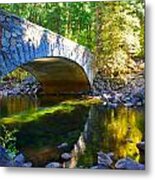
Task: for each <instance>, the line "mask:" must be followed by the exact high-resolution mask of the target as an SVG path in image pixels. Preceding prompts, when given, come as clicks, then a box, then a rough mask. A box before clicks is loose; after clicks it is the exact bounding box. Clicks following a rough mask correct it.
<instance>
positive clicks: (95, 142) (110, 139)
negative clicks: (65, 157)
mask: <svg viewBox="0 0 155 180" xmlns="http://www.w3.org/2000/svg"><path fill="white" fill-rule="evenodd" d="M66 99H67V100H69V101H67V104H65V105H67V110H65V111H63V110H62V109H59V108H57V109H56V110H55V111H53V110H52V111H46V112H45V113H41V115H40V109H41V111H42V109H44V108H45V109H46V108H47V107H49V106H50V107H55V106H56V107H60V106H62V104H61V103H62V102H64V100H66ZM10 101H11V102H13V104H14V105H10ZM81 102H82V103H81ZM84 103H87V101H82V99H81V100H79V97H78V101H77V97H76V99H75V97H74V98H73V97H66V96H65V97H49V96H44V97H40V98H36V99H35V98H34V99H32V98H28V97H27V98H23V97H21V98H20V97H15V98H14V99H11V98H10V97H8V98H7V100H6V99H5V100H2V101H1V115H0V117H1V119H0V121H1V122H3V118H2V117H4V116H9V117H11V114H12V116H14V114H16V113H17V112H19V114H20V112H22V111H23V110H27V111H26V112H27V114H25V115H24V116H19V115H18V116H19V117H20V118H21V117H22V118H23V119H21V122H20V121H15V120H12V122H11V121H8V122H9V123H7V124H6V125H7V127H8V128H9V129H10V130H11V129H13V128H16V129H18V133H17V134H16V138H17V142H16V145H17V149H19V151H21V152H22V153H23V154H24V155H25V156H26V158H27V160H29V161H32V163H33V166H36V167H37V166H40V167H42V166H45V165H46V164H47V163H49V162H53V161H59V162H61V161H62V159H61V154H62V153H64V152H69V153H71V154H72V158H71V160H70V162H69V163H67V164H64V167H70V168H74V167H90V166H92V165H94V164H96V163H97V152H99V151H103V152H106V153H109V152H113V153H114V160H115V161H116V160H117V159H119V158H123V157H126V156H129V157H131V158H133V159H135V160H136V161H139V162H143V163H144V155H141V154H140V152H139V150H138V149H137V147H136V143H138V142H140V141H142V140H144V109H134V108H130V109H127V108H125V107H119V108H117V109H109V108H106V107H103V106H102V105H97V104H92V103H91V104H89V105H87V106H86V105H84ZM65 107H66V106H65ZM68 107H69V108H70V107H74V108H72V109H71V110H69V109H68ZM38 108H39V116H38V114H37V116H35V118H36V117H37V118H38V119H37V121H36V120H35V121H25V122H24V118H25V119H26V118H27V117H28V116H30V115H31V114H32V113H36V111H37V109H38ZM30 117H32V116H30ZM20 118H18V119H20ZM4 122H5V121H4ZM23 122H24V123H23ZM64 142H65V143H67V144H68V146H67V147H66V148H65V149H58V148H57V146H58V145H60V144H61V143H64Z"/></svg>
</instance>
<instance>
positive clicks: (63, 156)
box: [61, 153, 72, 161]
mask: <svg viewBox="0 0 155 180" xmlns="http://www.w3.org/2000/svg"><path fill="white" fill-rule="evenodd" d="M61 158H62V159H63V160H65V161H69V160H70V159H71V158H72V155H71V154H69V153H63V154H62V155H61Z"/></svg>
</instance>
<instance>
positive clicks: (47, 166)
mask: <svg viewBox="0 0 155 180" xmlns="http://www.w3.org/2000/svg"><path fill="white" fill-rule="evenodd" d="M45 168H61V164H60V163H59V162H51V163H49V164H47V165H46V166H45Z"/></svg>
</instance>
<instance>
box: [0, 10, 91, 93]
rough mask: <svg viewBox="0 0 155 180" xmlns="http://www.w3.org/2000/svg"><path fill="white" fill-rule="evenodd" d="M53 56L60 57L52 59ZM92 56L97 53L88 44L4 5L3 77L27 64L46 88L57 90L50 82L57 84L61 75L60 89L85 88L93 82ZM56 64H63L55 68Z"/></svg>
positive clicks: (0, 34) (0, 17) (0, 35)
mask: <svg viewBox="0 0 155 180" xmlns="http://www.w3.org/2000/svg"><path fill="white" fill-rule="evenodd" d="M51 57H57V58H56V59H57V60H56V59H55V60H54V59H52V60H49V59H50V58H51ZM48 58H49V59H48ZM37 59H38V60H37ZM39 59H41V60H39ZM47 59H48V60H47ZM92 60H93V55H92V54H91V53H90V51H89V50H88V49H87V48H86V47H84V46H81V45H79V44H78V43H76V42H73V41H71V40H69V39H67V38H65V37H63V36H61V35H59V34H56V33H54V32H52V31H50V30H48V29H45V28H43V27H41V26H38V25H36V24H33V23H31V22H29V21H27V20H25V19H22V18H19V17H18V16H16V15H13V14H10V13H8V12H5V11H3V10H1V9H0V78H1V77H4V76H5V75H7V74H8V73H10V72H12V71H13V70H15V69H16V68H17V67H22V66H23V67H24V66H25V69H26V68H27V70H28V71H30V72H31V73H33V74H35V76H36V77H37V76H38V77H37V79H38V80H39V81H41V82H42V83H43V85H45V86H46V88H45V89H46V90H45V91H46V92H47V91H51V92H53V90H51V89H50V87H49V85H53V84H54V82H55V87H56V83H58V82H59V80H60V79H62V81H61V85H59V89H62V90H64V91H67V89H68V90H69V89H70V88H71V87H75V88H73V89H72V90H74V91H75V92H77V91H78V89H79V91H81V90H82V89H83V90H84V91H85V90H88V89H90V85H92V83H93V77H94V73H93V68H92ZM43 61H45V62H43ZM26 64H27V65H26ZM39 64H40V65H39ZM41 66H42V67H41ZM52 66H53V67H52ZM54 66H60V67H59V68H55V69H54ZM63 68H64V69H63ZM39 70H40V72H39ZM52 72H53V74H54V75H53V76H52ZM56 72H57V74H56ZM45 74H48V75H49V77H48V76H46V75H45ZM45 76H46V78H45V79H46V81H45V80H44V78H43V77H45ZM78 76H79V77H78ZM62 77H63V78H62ZM58 79H59V80H58ZM65 79H66V80H65ZM59 84H60V83H59ZM63 84H64V85H63ZM71 84H72V85H71ZM73 85H74V86H73ZM60 86H64V87H63V88H62V87H61V88H60ZM69 86H70V88H69ZM57 87H58V85H57ZM67 87H68V88H67ZM88 87H89V88H88ZM65 88H66V89H65ZM56 89H57V90H58V88H56Z"/></svg>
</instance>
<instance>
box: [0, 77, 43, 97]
mask: <svg viewBox="0 0 155 180" xmlns="http://www.w3.org/2000/svg"><path fill="white" fill-rule="evenodd" d="M41 91H42V88H41V85H40V83H39V82H37V80H36V79H35V78H34V77H27V78H26V79H24V80H22V81H21V82H20V83H15V84H11V83H8V82H6V83H4V84H3V85H1V88H0V92H1V94H2V95H4V96H17V95H35V94H38V93H40V92H41Z"/></svg>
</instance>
